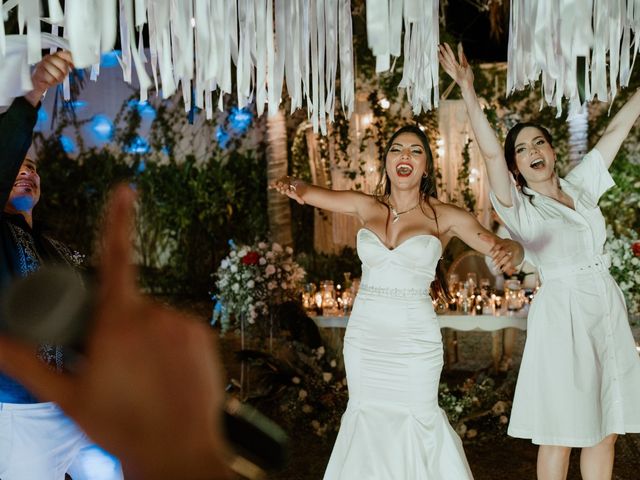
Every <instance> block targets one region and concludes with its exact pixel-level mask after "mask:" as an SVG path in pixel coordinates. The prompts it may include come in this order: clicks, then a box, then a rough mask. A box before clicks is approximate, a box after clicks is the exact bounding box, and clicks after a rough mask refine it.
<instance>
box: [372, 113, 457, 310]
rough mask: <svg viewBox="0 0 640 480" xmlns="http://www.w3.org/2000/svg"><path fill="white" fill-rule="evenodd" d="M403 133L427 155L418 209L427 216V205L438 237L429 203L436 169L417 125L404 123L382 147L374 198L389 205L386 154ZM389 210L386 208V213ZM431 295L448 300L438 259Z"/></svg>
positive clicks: (432, 209) (424, 137)
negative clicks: (408, 134) (380, 165)
mask: <svg viewBox="0 0 640 480" xmlns="http://www.w3.org/2000/svg"><path fill="white" fill-rule="evenodd" d="M403 133H413V134H414V135H416V136H417V137H418V139H419V140H420V143H421V144H422V147H423V148H424V151H425V154H426V155H427V169H426V171H425V173H424V174H423V175H422V178H421V180H420V200H421V201H420V209H421V210H422V213H424V214H425V215H426V216H427V217H428V216H429V215H427V212H425V211H424V203H426V204H427V205H429V208H430V209H431V212H432V213H433V219H434V220H435V221H436V233H437V236H438V238H440V227H439V226H438V215H437V214H436V210H435V208H433V205H432V204H431V200H430V199H431V197H434V198H437V196H438V191H437V189H436V170H435V167H434V164H433V155H432V153H431V148H430V146H429V139H428V138H427V136H426V135H425V133H424V132H423V131H422V129H421V128H420V127H418V126H417V125H405V126H404V127H401V128H399V129H398V130H396V131H395V132H394V133H393V135H391V137H390V138H389V140H388V141H387V145H386V146H385V148H384V155H383V157H382V172H381V175H380V181H379V182H378V185H377V187H376V193H375V198H376V200H378V201H379V202H380V203H382V204H384V205H387V206H388V205H389V195H391V181H390V179H389V175H388V174H387V168H386V165H387V155H388V154H389V150H391V146H392V145H393V142H394V141H395V139H396V138H398V136H399V135H402V134H403ZM390 213H391V212H390V210H388V212H387V215H389V214H390ZM431 295H432V297H433V298H434V299H438V298H440V299H443V300H445V301H447V302H448V301H449V300H450V295H449V290H448V288H447V282H446V279H445V274H444V271H443V268H442V262H441V261H438V265H437V267H436V279H435V280H434V281H433V283H432V284H431Z"/></svg>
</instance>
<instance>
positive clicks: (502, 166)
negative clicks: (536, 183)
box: [438, 43, 511, 206]
mask: <svg viewBox="0 0 640 480" xmlns="http://www.w3.org/2000/svg"><path fill="white" fill-rule="evenodd" d="M438 56H439V58H440V64H441V65H442V68H443V69H444V70H445V72H447V73H448V74H449V76H450V77H451V78H452V79H453V80H454V81H455V82H456V83H457V84H458V85H459V86H460V90H461V92H462V98H463V100H464V104H465V105H466V107H467V114H468V115H469V120H470V122H471V128H473V133H474V134H475V136H476V140H477V141H478V146H479V147H480V152H481V153H482V157H483V159H484V163H485V166H486V167H487V175H488V176H489V184H490V185H491V189H492V190H493V192H494V193H495V195H496V197H498V200H500V202H501V203H503V204H504V205H505V206H511V175H510V173H509V169H508V168H507V163H506V161H505V159H504V151H503V150H502V145H500V142H499V141H498V137H497V136H496V132H494V131H493V128H492V127H491V124H490V123H489V121H488V120H487V117H486V116H485V114H484V112H483V111H482V106H481V105H480V101H479V100H478V97H477V95H476V91H475V89H474V87H473V71H472V70H471V67H470V66H469V62H467V57H465V55H464V51H463V50H462V44H458V60H456V56H455V54H454V53H453V50H451V47H450V46H449V45H447V44H446V43H445V44H442V45H440V47H439V55H438Z"/></svg>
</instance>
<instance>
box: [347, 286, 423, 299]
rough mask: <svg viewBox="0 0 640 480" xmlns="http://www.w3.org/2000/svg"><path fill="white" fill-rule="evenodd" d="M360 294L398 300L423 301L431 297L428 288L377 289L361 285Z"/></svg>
mask: <svg viewBox="0 0 640 480" xmlns="http://www.w3.org/2000/svg"><path fill="white" fill-rule="evenodd" d="M358 294H364V295H374V296H381V297H386V298H398V299H413V298H415V299H423V298H427V297H428V296H429V290H428V289H426V288H396V287H376V286H373V285H367V284H366V283H361V284H360V287H359V288H358Z"/></svg>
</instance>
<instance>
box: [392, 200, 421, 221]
mask: <svg viewBox="0 0 640 480" xmlns="http://www.w3.org/2000/svg"><path fill="white" fill-rule="evenodd" d="M418 205H420V202H418V203H416V204H415V205H414V206H413V207H411V208H409V209H407V210H405V211H403V212H399V211H398V210H396V207H394V206H393V205H391V203H389V210H391V215H393V220H392V222H391V223H397V221H398V220H400V215H404V214H405V213H409V212H411V211H412V210H415V209H416V208H418Z"/></svg>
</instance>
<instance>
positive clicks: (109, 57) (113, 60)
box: [100, 50, 122, 68]
mask: <svg viewBox="0 0 640 480" xmlns="http://www.w3.org/2000/svg"><path fill="white" fill-rule="evenodd" d="M121 54H122V52H121V51H120V50H112V51H110V52H107V53H103V54H102V57H101V58H100V66H101V67H104V68H113V67H117V66H118V65H119V62H118V57H119V56H120V55H121Z"/></svg>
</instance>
